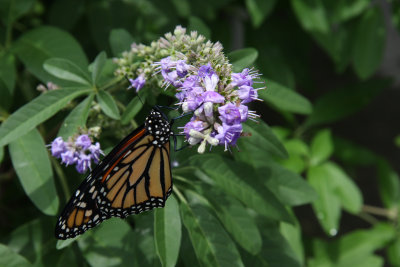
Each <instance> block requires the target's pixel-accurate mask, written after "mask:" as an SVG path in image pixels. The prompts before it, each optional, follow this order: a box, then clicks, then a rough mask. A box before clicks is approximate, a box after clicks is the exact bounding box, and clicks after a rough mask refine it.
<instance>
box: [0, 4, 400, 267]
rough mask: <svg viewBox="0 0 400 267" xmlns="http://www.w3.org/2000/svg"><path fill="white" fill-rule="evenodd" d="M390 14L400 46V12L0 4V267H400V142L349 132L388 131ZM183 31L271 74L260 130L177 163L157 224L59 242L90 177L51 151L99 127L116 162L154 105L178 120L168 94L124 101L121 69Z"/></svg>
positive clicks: (260, 107) (142, 217) (372, 7)
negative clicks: (65, 210) (67, 214)
mask: <svg viewBox="0 0 400 267" xmlns="http://www.w3.org/2000/svg"><path fill="white" fill-rule="evenodd" d="M382 5H390V8H388V9H387V10H391V11H392V14H387V16H388V19H387V23H388V22H389V21H391V22H392V23H393V26H394V27H395V28H397V30H399V29H400V15H399V14H400V13H399V10H400V4H399V3H398V2H397V1H393V0H392V1H385V3H382V4H381V3H380V4H379V5H378V4H377V3H376V2H374V1H372V2H371V1H369V0H355V1H345V0H339V1H334V0H329V1H322V0H304V1H303V0H302V1H298V0H291V1H276V0H246V1H235V0H224V1H213V0H206V1H205V2H204V3H203V2H201V3H200V2H199V1H189V0H171V1H161V0H156V1H121V0H116V1H106V0H100V1H77V0H73V1H68V0H56V1H52V3H47V2H46V3H45V2H43V1H32V0H22V1H15V0H5V1H0V15H1V22H2V25H3V26H4V27H2V28H0V122H1V125H0V163H1V165H0V170H1V173H0V188H1V192H0V193H1V194H0V203H1V204H0V209H1V211H2V216H1V220H0V225H1V227H0V229H1V230H0V233H1V235H0V236H1V239H0V266H190V267H191V266H362V267H364V266H399V265H400V260H399V259H400V228H399V225H400V224H399V218H400V215H399V210H400V179H399V174H398V167H396V166H397V165H396V160H397V161H398V158H396V157H393V156H391V155H394V153H398V151H399V146H400V145H399V144H400V141H399V140H400V137H399V136H400V132H399V131H398V130H393V131H392V132H389V131H388V130H387V129H386V127H385V126H386V125H382V124H372V123H371V124H370V121H369V120H365V119H364V120H362V122H363V125H366V126H369V125H373V127H376V126H375V125H379V127H380V128H379V132H380V135H378V136H376V135H373V134H374V130H375V129H371V128H363V129H362V130H360V131H357V132H355V133H353V132H352V131H356V130H354V129H347V127H350V126H351V125H356V126H357V127H359V126H360V123H356V122H357V121H359V120H360V117H359V116H360V114H368V116H369V117H368V119H370V120H372V119H374V118H375V117H376V118H377V119H376V120H380V118H381V117H380V116H381V115H379V113H378V112H379V111H380V110H384V109H385V106H383V105H386V103H383V104H382V103H380V102H379V101H382V100H380V98H378V96H379V95H380V94H384V93H385V91H386V90H387V88H388V87H389V86H391V85H392V81H391V79H390V78H391V77H387V78H385V79H383V78H380V77H378V71H377V70H378V68H379V66H380V65H381V64H382V58H383V54H384V53H386V51H384V49H385V42H386V41H387V40H390V38H387V34H389V33H390V32H389V31H387V30H386V27H385V21H384V16H383V14H384V12H383V10H384V9H383V8H382ZM385 8H386V7H385ZM179 24H181V25H183V26H184V27H187V28H188V30H189V31H198V32H199V33H201V34H203V35H204V36H205V37H206V38H207V39H211V40H212V41H213V42H216V41H219V42H221V44H222V45H223V46H224V53H225V54H226V55H228V58H229V60H230V64H232V69H233V71H234V72H241V71H242V69H243V68H252V67H254V68H255V69H258V70H259V72H260V73H264V74H265V76H261V83H260V84H254V86H255V87H258V88H263V87H265V89H260V90H258V91H257V92H258V98H260V100H262V101H260V102H258V103H256V104H254V105H252V106H249V108H250V109H251V110H257V113H258V114H261V115H262V117H261V118H257V119H256V122H252V121H250V122H249V121H247V122H246V123H245V124H244V126H243V136H242V137H241V138H240V139H239V140H238V143H237V146H238V149H239V150H240V151H236V149H235V148H234V147H232V148H231V149H232V151H231V153H229V152H222V150H223V148H221V147H217V148H213V150H211V151H208V149H207V150H206V152H205V153H204V155H199V154H197V152H196V150H197V147H193V148H186V149H183V150H181V151H176V152H175V151H172V149H171V161H172V162H173V163H174V164H173V166H174V168H173V170H172V174H173V175H172V176H173V181H174V190H173V194H172V195H171V197H170V198H169V199H168V201H167V202H166V206H165V207H164V208H163V209H156V210H154V211H149V212H146V213H143V214H139V215H135V216H130V217H129V218H127V219H125V220H121V219H119V218H112V219H109V220H106V221H105V222H103V223H102V224H101V225H99V226H98V227H96V228H95V229H91V230H90V231H88V232H86V233H85V234H83V235H81V236H79V237H77V238H74V239H70V240H66V241H57V240H56V239H55V238H54V226H55V223H56V216H57V215H58V212H59V211H60V210H61V209H62V207H63V206H64V205H65V203H66V199H67V198H68V196H70V195H71V194H73V192H74V189H76V187H77V185H78V184H79V182H80V181H81V180H82V179H84V177H83V176H79V175H77V173H76V172H75V170H73V168H71V167H68V168H64V166H60V164H58V163H57V161H56V160H54V159H53V158H49V156H50V153H49V151H48V147H46V144H49V143H51V141H52V140H54V138H55V137H57V136H62V137H63V138H64V139H65V140H66V139H68V137H71V136H73V135H75V134H77V133H78V132H79V131H81V130H82V129H88V128H90V127H94V126H97V128H101V131H100V132H101V133H100V134H99V140H96V141H99V142H100V143H101V145H102V147H103V148H106V147H108V148H109V149H111V148H112V147H114V146H115V145H116V144H117V143H118V141H119V140H120V139H121V138H123V137H124V136H126V134H127V133H129V132H130V131H132V128H135V127H136V126H137V125H140V124H142V123H143V120H144V118H145V117H146V115H147V114H148V111H149V110H150V108H151V107H152V105H154V104H160V105H170V106H173V104H174V102H176V99H175V98H174V93H175V92H174V91H173V89H172V86H170V87H169V88H168V89H167V90H165V91H164V89H160V88H158V86H149V85H148V84H147V85H146V86H145V87H144V88H143V89H142V90H141V91H140V98H139V97H138V96H137V94H136V92H135V91H134V90H126V88H127V87H128V84H127V82H126V80H125V79H121V78H119V77H116V75H115V72H116V65H115V64H114V63H113V57H120V56H121V55H122V54H123V53H124V51H127V50H130V49H131V44H132V43H133V42H134V41H135V42H137V43H144V44H149V43H150V42H151V41H153V40H155V39H158V38H159V37H160V36H161V35H163V34H164V33H165V32H168V31H171V30H173V28H174V27H175V26H176V25H179ZM238 47H239V48H240V49H237V50H235V49H233V48H238ZM176 51H179V49H178V48H176ZM165 56H168V55H165ZM139 60H141V58H140V56H139V57H138V58H134V59H132V61H133V62H134V64H138V63H137V62H138V61H139ZM89 62H91V63H89ZM38 81H39V82H40V83H43V84H45V85H46V86H47V87H48V88H46V89H43V88H45V87H43V86H42V87H41V88H42V89H41V90H42V91H41V92H38V91H37V90H35V88H36V87H37V85H38ZM48 82H52V83H53V84H56V85H57V86H58V87H59V88H58V89H55V90H52V89H53V88H52V86H51V84H48ZM395 86H397V87H398V85H395ZM371 103H373V105H371ZM377 106H379V107H378V108H376V107H377ZM371 110H372V112H371ZM214 112H217V111H216V110H214ZM368 112H370V113H368ZM371 113H373V114H374V115H375V114H378V115H376V116H371V115H369V114H371ZM172 114H174V115H173V116H178V115H177V114H178V112H176V111H174V112H171V114H169V115H170V117H171V118H172V117H173V116H172ZM361 118H362V117H361ZM181 120H182V121H185V118H181V119H179V120H177V121H176V124H178V125H177V127H181V126H183V125H184V124H183V123H182V122H181ZM269 125H273V126H271V127H270V126H269ZM174 127H175V126H174ZM369 127H372V126H369ZM393 128H394V129H398V127H397V128H396V127H393ZM174 131H175V132H176V133H177V132H178V131H179V130H178V129H177V128H174ZM396 131H397V132H396ZM352 136H356V137H353V138H351V137H352ZM395 136H397V137H395ZM366 138H367V139H366ZM379 138H381V139H384V140H386V141H387V140H388V141H387V142H386V143H385V147H386V148H387V147H388V146H389V149H391V153H387V154H388V155H384V153H385V150H383V147H380V146H381V144H382V143H381V142H378V141H380V140H379ZM182 140H183V139H181V138H180V137H178V147H180V144H181V143H182V144H183V145H184V143H183V142H182ZM366 140H367V141H366ZM375 143H376V145H375ZM362 144H363V145H362ZM390 145H392V147H390ZM377 151H380V152H379V153H378V152H377ZM92 167H93V166H92ZM300 206H301V207H300ZM345 213H346V215H345V216H344V214H345ZM361 228H362V229H361ZM377 251H379V253H376V252H377Z"/></svg>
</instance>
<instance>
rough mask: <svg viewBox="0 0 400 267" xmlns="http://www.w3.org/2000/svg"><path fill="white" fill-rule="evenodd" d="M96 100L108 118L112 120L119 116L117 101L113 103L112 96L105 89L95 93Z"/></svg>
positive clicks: (117, 118)
mask: <svg viewBox="0 0 400 267" xmlns="http://www.w3.org/2000/svg"><path fill="white" fill-rule="evenodd" d="M96 98H97V101H98V102H99V105H100V107H101V110H103V112H104V113H105V114H106V115H107V116H108V117H110V118H112V119H114V120H119V119H120V118H121V117H120V115H119V110H118V107H117V103H115V100H114V98H113V97H112V96H111V95H110V94H109V93H108V92H106V91H104V90H100V91H99V92H98V94H97V95H96Z"/></svg>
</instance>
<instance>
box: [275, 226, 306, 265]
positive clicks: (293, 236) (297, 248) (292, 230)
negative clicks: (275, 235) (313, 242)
mask: <svg viewBox="0 0 400 267" xmlns="http://www.w3.org/2000/svg"><path fill="white" fill-rule="evenodd" d="M279 230H280V232H281V234H282V235H283V236H284V237H285V239H286V241H287V242H288V243H289V245H290V247H291V248H292V250H293V252H294V254H295V255H296V256H297V259H298V261H299V262H300V263H301V266H305V264H304V248H303V241H302V237H301V236H302V232H301V226H300V224H299V223H298V222H297V221H296V224H295V225H293V224H288V223H284V222H281V223H280V225H279Z"/></svg>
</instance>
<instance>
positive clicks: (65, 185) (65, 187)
mask: <svg viewBox="0 0 400 267" xmlns="http://www.w3.org/2000/svg"><path fill="white" fill-rule="evenodd" d="M50 158H51V163H52V165H53V167H54V170H55V171H56V173H57V176H58V177H59V178H60V183H61V187H62V189H63V192H64V196H65V199H66V201H68V199H69V198H70V191H69V186H68V183H67V179H66V177H65V175H64V172H63V171H62V169H61V166H60V164H59V163H58V161H57V160H56V159H55V158H54V157H52V156H50Z"/></svg>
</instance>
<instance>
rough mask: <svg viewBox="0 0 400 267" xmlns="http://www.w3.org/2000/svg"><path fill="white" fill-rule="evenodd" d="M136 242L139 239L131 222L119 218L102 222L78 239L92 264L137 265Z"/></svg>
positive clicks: (81, 248) (85, 256) (84, 254)
mask: <svg viewBox="0 0 400 267" xmlns="http://www.w3.org/2000/svg"><path fill="white" fill-rule="evenodd" d="M134 242H136V243H137V242H139V240H138V239H137V238H136V237H135V235H134V233H133V231H132V229H131V228H130V227H129V224H128V223H127V222H126V221H124V220H121V219H118V218H111V219H109V220H106V221H104V222H102V223H101V225H99V226H98V227H96V229H95V230H94V229H93V230H91V231H88V232H87V233H85V235H84V236H82V237H81V238H79V239H78V245H79V248H80V250H81V252H82V254H83V257H84V258H85V259H86V260H87V262H88V263H89V264H90V265H91V266H130V265H133V266H135V263H136V258H137V256H136V257H135V252H134V251H135V250H134V249H133V247H134ZM136 266H137V265H136Z"/></svg>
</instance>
